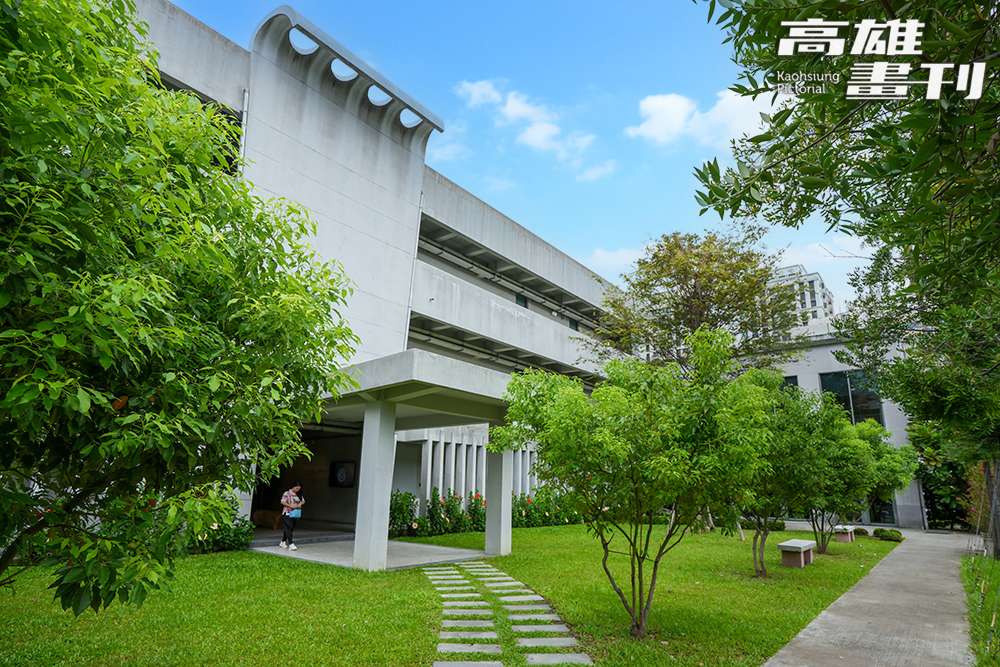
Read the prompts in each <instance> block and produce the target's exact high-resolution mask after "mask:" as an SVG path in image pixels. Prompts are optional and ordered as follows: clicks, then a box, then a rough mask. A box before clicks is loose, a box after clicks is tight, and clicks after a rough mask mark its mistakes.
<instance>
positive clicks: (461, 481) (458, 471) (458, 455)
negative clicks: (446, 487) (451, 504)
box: [455, 442, 469, 510]
mask: <svg viewBox="0 0 1000 667" xmlns="http://www.w3.org/2000/svg"><path fill="white" fill-rule="evenodd" d="M468 451H469V448H468V446H467V445H466V444H465V443H464V442H460V443H458V445H457V448H456V449H455V493H457V494H458V495H459V496H461V498H462V500H461V501H460V503H459V504H460V505H461V506H462V509H463V510H464V509H465V501H466V500H467V498H466V496H467V495H468V494H469V492H468V490H467V489H466V488H465V456H466V452H468Z"/></svg>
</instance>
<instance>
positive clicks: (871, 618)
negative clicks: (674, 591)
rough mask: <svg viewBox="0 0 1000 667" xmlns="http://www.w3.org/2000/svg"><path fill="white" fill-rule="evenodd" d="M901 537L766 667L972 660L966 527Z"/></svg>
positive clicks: (918, 665)
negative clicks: (964, 564) (964, 573)
mask: <svg viewBox="0 0 1000 667" xmlns="http://www.w3.org/2000/svg"><path fill="white" fill-rule="evenodd" d="M902 533H903V535H904V537H906V540H905V541H903V542H902V543H901V544H900V545H899V546H897V547H896V548H895V549H893V550H892V553H890V554H889V555H888V556H886V557H885V558H883V559H882V562H880V563H879V564H878V565H876V566H875V567H874V568H872V571H871V573H869V574H868V575H867V576H866V577H865V578H864V579H862V580H861V581H859V582H858V583H857V584H855V585H854V587H853V588H851V590H849V591H848V592H847V593H845V594H844V595H843V596H841V597H840V599H838V600H837V601H835V602H834V603H833V604H832V605H830V607H829V608H828V609H827V610H826V611H824V612H822V613H821V614H820V615H819V616H817V617H816V618H815V619H814V620H813V622H812V623H810V624H809V625H808V626H806V627H805V629H803V630H802V632H800V633H799V634H798V635H796V636H795V638H794V639H793V640H792V641H791V642H789V643H788V645H787V646H785V647H784V648H783V649H781V650H780V651H778V652H777V653H776V654H775V655H774V656H773V657H772V658H771V659H770V660H768V661H767V662H766V663H764V667H827V666H828V665H837V666H838V667H846V666H847V665H864V666H865V667H875V666H883V665H884V666H897V665H898V666H906V667H938V666H942V667H944V666H947V667H955V666H958V665H970V664H972V663H973V659H972V658H971V657H970V656H971V654H970V653H969V634H968V627H969V625H968V622H967V621H966V618H965V615H966V605H965V592H964V590H963V589H962V581H961V578H960V576H959V565H960V563H961V559H962V555H963V554H964V553H965V551H966V548H967V546H968V540H969V538H968V536H967V535H964V534H940V533H927V532H923V531H916V530H903V531H902Z"/></svg>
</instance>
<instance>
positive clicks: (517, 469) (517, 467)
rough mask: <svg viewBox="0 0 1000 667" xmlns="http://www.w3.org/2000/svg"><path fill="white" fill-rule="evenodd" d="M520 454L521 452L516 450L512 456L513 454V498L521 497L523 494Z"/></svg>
mask: <svg viewBox="0 0 1000 667" xmlns="http://www.w3.org/2000/svg"><path fill="white" fill-rule="evenodd" d="M521 453H522V452H521V451H520V450H518V451H516V452H513V454H514V486H513V489H512V490H513V491H514V496H515V497H517V496H519V495H521V494H522V493H524V491H522V490H521Z"/></svg>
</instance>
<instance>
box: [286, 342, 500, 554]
mask: <svg viewBox="0 0 1000 667" xmlns="http://www.w3.org/2000/svg"><path fill="white" fill-rule="evenodd" d="M349 371H350V372H351V373H353V374H354V375H355V377H356V378H357V381H358V385H359V387H358V389H356V390H354V391H350V392H347V393H346V394H344V395H343V396H341V397H339V398H337V399H331V400H330V401H329V402H328V404H327V405H326V406H325V408H324V410H323V417H322V423H321V424H319V425H317V426H312V425H310V424H304V425H303V427H304V428H306V429H309V428H322V429H334V430H337V429H343V430H344V432H348V429H351V428H355V429H356V428H358V427H359V426H360V427H361V464H360V466H359V471H358V511H357V518H356V521H355V536H354V567H356V568H359V569H364V570H383V569H385V567H386V559H387V548H388V531H389V500H390V496H391V493H392V475H393V465H394V462H395V447H396V440H395V433H396V431H400V430H408V429H414V428H434V427H441V426H455V425H461V424H481V423H483V422H486V423H491V424H497V423H500V422H502V421H503V419H504V414H505V413H506V410H507V403H506V402H505V401H504V400H503V392H504V389H505V388H506V386H507V382H508V380H509V379H510V376H509V375H507V374H506V373H501V372H499V371H494V370H491V369H488V368H482V367H480V366H476V365H474V364H470V363H467V362H464V361H460V360H458V359H451V358H449V357H444V356H441V355H437V354H434V353H432V352H427V351H424V350H407V351H405V352H399V353H396V354H392V355H389V356H386V357H380V358H378V359H372V360H371V361H366V362H363V363H360V364H356V365H354V366H352V367H350V369H349ZM512 461H513V457H512V453H511V452H509V451H508V452H487V463H486V466H487V474H488V475H489V478H490V482H489V483H488V484H487V489H486V492H487V500H488V505H487V517H486V524H487V525H486V547H487V551H489V552H491V553H498V554H505V553H510V494H511V480H512V469H513V465H512Z"/></svg>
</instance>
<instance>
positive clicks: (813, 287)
mask: <svg viewBox="0 0 1000 667" xmlns="http://www.w3.org/2000/svg"><path fill="white" fill-rule="evenodd" d="M767 285H768V287H771V288H788V289H791V290H792V291H793V292H794V293H795V299H796V309H795V312H796V313H797V314H798V315H799V318H800V321H801V322H802V323H803V324H806V323H807V322H808V321H809V320H816V319H821V318H824V317H833V314H834V310H833V292H831V291H830V290H828V289H827V288H826V284H825V283H824V282H823V277H822V276H820V275H819V274H818V273H807V272H806V269H805V267H803V266H802V265H801V264H796V265H794V266H786V267H784V268H781V269H778V271H777V272H776V275H775V277H774V278H773V279H772V280H771V281H770V282H768V284H767Z"/></svg>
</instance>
